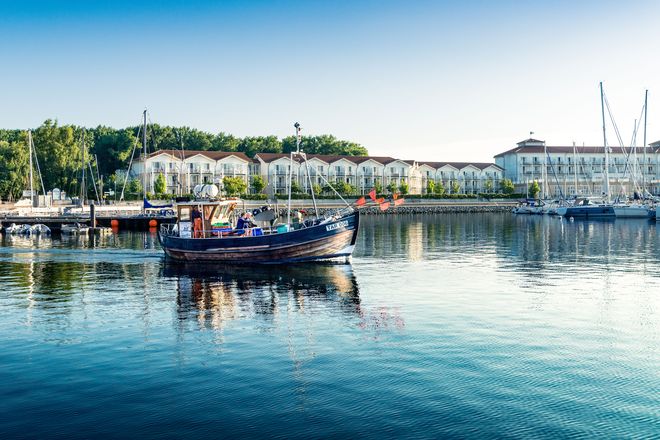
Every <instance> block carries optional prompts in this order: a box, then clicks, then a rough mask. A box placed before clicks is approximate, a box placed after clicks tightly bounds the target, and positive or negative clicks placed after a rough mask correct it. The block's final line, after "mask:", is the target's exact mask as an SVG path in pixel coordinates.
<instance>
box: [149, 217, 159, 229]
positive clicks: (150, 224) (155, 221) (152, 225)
mask: <svg viewBox="0 0 660 440" xmlns="http://www.w3.org/2000/svg"><path fill="white" fill-rule="evenodd" d="M156 226H158V221H157V220H154V219H151V220H149V227H150V228H155V227H156Z"/></svg>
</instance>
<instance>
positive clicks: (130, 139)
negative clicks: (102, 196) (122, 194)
mask: <svg viewBox="0 0 660 440" xmlns="http://www.w3.org/2000/svg"><path fill="white" fill-rule="evenodd" d="M92 134H93V137H94V146H93V147H92V153H93V154H94V155H95V157H96V158H97V159H98V167H99V173H100V174H101V175H103V176H109V175H111V174H113V173H115V172H116V171H117V170H126V169H127V167H128V161H129V159H130V155H131V153H132V152H133V147H134V146H135V144H136V143H137V141H138V139H137V138H136V137H135V135H134V134H133V131H132V130H130V129H123V130H115V129H114V128H110V127H104V126H98V127H96V128H95V129H94V130H93V132H92Z"/></svg>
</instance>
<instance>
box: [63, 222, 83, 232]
mask: <svg viewBox="0 0 660 440" xmlns="http://www.w3.org/2000/svg"><path fill="white" fill-rule="evenodd" d="M61 232H62V234H65V235H80V234H87V233H89V226H85V225H81V224H80V223H74V224H70V225H62V229H61Z"/></svg>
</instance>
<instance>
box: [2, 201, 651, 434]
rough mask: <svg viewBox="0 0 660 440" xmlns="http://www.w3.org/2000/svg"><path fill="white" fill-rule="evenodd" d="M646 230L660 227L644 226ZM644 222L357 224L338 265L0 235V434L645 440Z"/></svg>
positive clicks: (436, 219) (498, 218) (145, 243)
mask: <svg viewBox="0 0 660 440" xmlns="http://www.w3.org/2000/svg"><path fill="white" fill-rule="evenodd" d="M658 227H660V226H658ZM659 260H660V234H659V233H658V229H656V225H655V223H647V222H646V221H616V222H577V221H576V222H573V223H570V222H567V221H561V220H558V219H551V218H540V217H514V216H512V215H509V214H490V215H487V214H485V215H472V216H469V215H436V216H415V217H413V216H410V217H403V216H390V217H385V218H364V221H363V224H362V227H361V231H360V237H359V242H358V248H357V249H356V252H355V255H354V257H353V261H352V264H350V265H304V266H287V267H273V268H259V267H245V266H243V267H218V268H213V269H209V268H200V267H182V266H180V265H179V266H178V265H171V264H166V262H165V260H164V258H163V255H162V251H161V250H160V249H159V246H158V243H157V240H156V238H155V236H154V235H151V234H136V233H132V234H131V233H120V234H117V235H111V236H108V237H102V238H97V239H96V240H95V241H94V242H92V241H90V240H89V239H82V238H80V239H71V240H66V239H62V238H59V237H54V238H52V239H21V238H17V237H3V238H2V241H1V246H0V287H1V291H0V380H1V384H2V386H1V387H0V434H2V437H3V438H39V439H43V438H58V439H59V438H61V439H72V438H127V437H134V438H143V439H151V438H190V439H193V438H194V439H197V438H222V437H239V438H247V437H261V436H275V437H285V438H308V437H357V436H360V437H369V438H384V437H397V438H399V437H415V438H438V437H442V436H445V437H446V436H451V437H462V438H465V437H473V438H476V437H503V436H504V437H520V438H528V437H535V438H538V437H553V438H554V437H569V436H581V437H608V438H636V437H640V438H643V437H646V438H648V437H656V438H657V437H658V436H660V271H659V268H658V263H659Z"/></svg>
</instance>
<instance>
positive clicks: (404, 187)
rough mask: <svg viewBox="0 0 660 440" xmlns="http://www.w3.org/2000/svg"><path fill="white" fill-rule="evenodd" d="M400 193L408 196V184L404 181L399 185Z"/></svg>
mask: <svg viewBox="0 0 660 440" xmlns="http://www.w3.org/2000/svg"><path fill="white" fill-rule="evenodd" d="M399 192H400V193H401V194H408V183H407V182H404V181H403V180H402V181H401V184H400V185H399Z"/></svg>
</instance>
